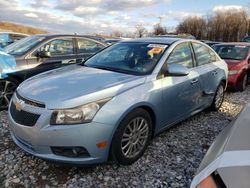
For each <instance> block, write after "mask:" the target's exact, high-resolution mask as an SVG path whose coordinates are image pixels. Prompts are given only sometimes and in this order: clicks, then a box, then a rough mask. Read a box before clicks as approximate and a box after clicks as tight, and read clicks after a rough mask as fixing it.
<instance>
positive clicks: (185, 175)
mask: <svg viewBox="0 0 250 188" xmlns="http://www.w3.org/2000/svg"><path fill="white" fill-rule="evenodd" d="M249 94H250V88H248V89H247V90H246V91H245V92H242V93H240V92H236V93H227V94H226V99H225V102H224V104H223V107H222V108H221V110H220V111H219V112H208V111H205V112H202V113H200V114H198V115H196V116H194V117H192V118H190V119H188V120H186V121H184V122H182V123H180V124H178V125H176V126H174V127H173V128H171V129H169V130H167V131H165V132H164V133H162V134H160V135H159V136H157V137H156V138H155V139H154V140H153V141H152V142H151V144H150V146H149V148H148V149H147V151H146V153H145V154H144V156H143V157H142V158H141V159H140V160H139V161H137V162H136V163H135V164H133V165H131V166H117V165H115V164H112V163H108V164H102V165H97V166H92V167H81V168H80V167H78V168H76V167H65V166H60V165H55V164H52V163H49V162H45V161H43V160H41V159H37V158H35V157H33V156H30V155H28V154H26V153H24V152H23V151H22V150H21V149H19V148H18V147H17V146H15V144H14V143H13V142H12V140H11V139H10V134H9V131H8V122H7V117H6V114H7V113H6V112H0V117H1V119H0V172H1V173H0V187H4V186H5V187H35V186H36V187H125V186H129V187H142V186H144V187H188V186H189V185H190V183H191V180H192V178H193V176H194V174H195V172H196V170H197V168H198V166H199V164H200V162H201V160H202V158H203V156H204V154H205V153H206V151H207V149H208V147H209V146H210V144H211V143H212V141H213V140H214V138H215V137H216V136H217V135H218V133H219V132H220V131H221V130H222V129H223V128H224V127H225V126H227V125H228V124H229V123H230V121H231V120H232V119H233V118H234V117H235V116H236V115H237V114H238V113H239V111H240V109H241V108H242V106H243V105H244V104H245V103H246V102H250V98H249V96H250V95H249Z"/></svg>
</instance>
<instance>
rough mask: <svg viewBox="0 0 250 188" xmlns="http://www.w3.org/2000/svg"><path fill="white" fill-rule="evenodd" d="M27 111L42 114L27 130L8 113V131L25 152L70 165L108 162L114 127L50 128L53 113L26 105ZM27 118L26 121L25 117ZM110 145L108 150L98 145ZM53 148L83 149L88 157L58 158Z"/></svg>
mask: <svg viewBox="0 0 250 188" xmlns="http://www.w3.org/2000/svg"><path fill="white" fill-rule="evenodd" d="M23 110H24V111H28V112H32V113H37V114H41V115H40V117H39V119H38V120H37V122H36V124H35V125H34V126H25V125H21V124H18V123H16V122H15V121H14V119H13V117H12V115H11V112H10V110H9V112H8V117H9V127H10V130H11V136H12V139H13V141H14V142H15V143H16V144H17V145H18V146H19V147H20V148H21V149H23V150H24V151H26V152H28V153H30V154H32V155H34V156H37V157H39V158H43V159H46V160H52V161H57V162H60V163H71V164H95V163H101V162H105V161H107V159H108V155H109V147H110V144H111V140H112V134H113V127H114V126H112V125H106V124H102V123H98V122H91V123H87V124H80V125H61V126H51V125H49V121H50V117H51V114H52V111H50V110H47V109H41V108H38V107H32V106H30V105H25V108H24V109H23ZM23 118H25V117H23ZM102 141H107V145H106V147H105V148H98V147H97V146H96V144H97V143H100V142H102ZM51 147H83V148H85V149H86V150H87V151H88V153H89V156H85V157H65V156H62V155H56V154H54V153H53V151H52V150H51Z"/></svg>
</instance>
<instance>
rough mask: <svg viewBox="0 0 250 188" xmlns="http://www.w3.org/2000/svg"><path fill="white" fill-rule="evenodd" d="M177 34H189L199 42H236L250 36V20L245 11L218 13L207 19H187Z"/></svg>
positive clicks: (180, 25)
mask: <svg viewBox="0 0 250 188" xmlns="http://www.w3.org/2000/svg"><path fill="white" fill-rule="evenodd" d="M176 32H177V33H189V34H191V35H193V36H195V37H196V38H197V39H199V40H212V41H223V42H235V41H240V40H241V39H242V38H243V37H244V36H245V35H247V34H250V19H249V17H248V14H247V12H246V11H245V10H243V9H241V10H227V11H217V12H215V13H214V14H213V15H210V16H209V15H208V16H206V17H197V16H192V17H187V18H186V19H185V20H183V21H182V22H180V23H179V25H178V26H177V28H176Z"/></svg>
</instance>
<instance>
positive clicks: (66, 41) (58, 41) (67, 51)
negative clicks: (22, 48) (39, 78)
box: [27, 37, 77, 77]
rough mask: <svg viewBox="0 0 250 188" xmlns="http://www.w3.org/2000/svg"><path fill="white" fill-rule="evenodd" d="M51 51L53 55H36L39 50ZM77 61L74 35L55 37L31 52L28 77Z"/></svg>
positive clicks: (28, 60) (28, 61) (28, 59)
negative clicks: (47, 56)
mask: <svg viewBox="0 0 250 188" xmlns="http://www.w3.org/2000/svg"><path fill="white" fill-rule="evenodd" d="M42 51H43V52H50V55H51V57H49V58H39V57H36V54H37V53H38V52H42ZM76 62H77V55H76V48H75V43H74V40H73V38H72V37H60V38H54V39H51V40H49V41H47V42H45V43H44V44H43V45H41V46H40V47H39V48H37V49H36V50H35V51H33V52H32V53H31V54H30V57H29V58H27V64H28V67H29V68H30V70H27V77H30V76H33V75H36V74H38V73H41V72H44V71H48V70H52V69H55V68H59V67H62V66H66V65H71V64H75V63H76Z"/></svg>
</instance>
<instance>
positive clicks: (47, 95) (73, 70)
mask: <svg viewBox="0 0 250 188" xmlns="http://www.w3.org/2000/svg"><path fill="white" fill-rule="evenodd" d="M144 81H145V76H134V75H128V74H122V73H117V72H111V71H106V70H101V69H96V68H90V67H84V66H81V65H73V66H67V67H64V68H60V69H56V70H52V71H49V72H46V73H42V74H40V75H37V76H35V77H32V78H30V79H28V80H26V81H25V82H23V83H22V84H21V85H20V86H19V87H18V89H17V92H18V93H19V94H20V95H21V96H22V97H24V98H27V99H30V100H33V101H39V102H42V103H45V105H46V107H47V108H73V107H76V106H79V105H83V104H86V103H89V102H94V101H97V100H102V99H105V98H110V97H113V96H115V95H118V94H119V93H121V92H124V91H125V90H128V89H130V88H131V87H135V86H137V85H140V84H142V83H144Z"/></svg>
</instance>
